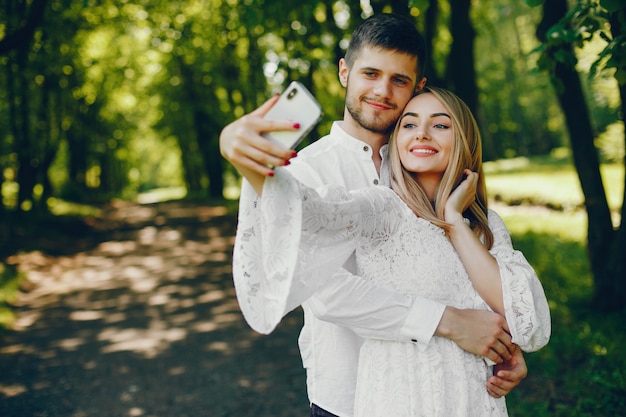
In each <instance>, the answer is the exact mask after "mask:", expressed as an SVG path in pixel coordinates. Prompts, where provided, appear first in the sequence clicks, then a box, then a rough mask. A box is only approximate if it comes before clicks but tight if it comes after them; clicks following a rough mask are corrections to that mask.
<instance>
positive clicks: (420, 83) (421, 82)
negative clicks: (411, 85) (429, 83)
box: [415, 77, 426, 93]
mask: <svg viewBox="0 0 626 417" xmlns="http://www.w3.org/2000/svg"><path fill="white" fill-rule="evenodd" d="M425 85H426V77H422V79H421V80H419V81H418V82H417V84H416V85H415V92H416V93H417V92H418V91H421V90H422V89H423V88H424V86H425Z"/></svg>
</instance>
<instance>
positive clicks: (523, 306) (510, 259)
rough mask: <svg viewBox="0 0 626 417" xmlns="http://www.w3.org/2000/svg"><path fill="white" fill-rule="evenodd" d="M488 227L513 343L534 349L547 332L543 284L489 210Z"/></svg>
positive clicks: (539, 345)
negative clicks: (491, 236)
mask: <svg viewBox="0 0 626 417" xmlns="http://www.w3.org/2000/svg"><path fill="white" fill-rule="evenodd" d="M489 227H490V228H491V231H492V232H493V235H494V245H493V247H492V248H491V250H490V252H491V254H492V255H493V256H494V257H495V258H496V260H497V262H498V266H499V268H500V278H501V280H502V296H503V300H504V309H505V316H506V320H507V323H508V325H509V328H510V330H511V337H512V339H513V343H516V344H517V345H519V346H520V348H521V349H522V350H524V351H526V352H533V351H536V350H538V349H540V348H542V347H543V346H545V345H546V344H547V343H548V341H549V340H550V333H551V321H550V308H549V306H548V300H547V299H546V296H545V293H544V291H543V286H542V285H541V282H540V281H539V278H538V277H537V274H536V273H535V270H534V269H533V267H532V266H531V265H530V263H529V262H528V261H527V260H526V258H525V257H524V255H523V254H522V253H521V252H520V251H517V250H515V249H513V244H512V242H511V236H510V234H509V231H508V229H507V228H506V226H505V225H504V222H503V221H502V219H501V218H500V217H499V216H498V215H497V214H496V213H495V212H494V211H491V210H490V211H489Z"/></svg>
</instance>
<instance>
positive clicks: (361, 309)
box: [220, 14, 526, 417]
mask: <svg viewBox="0 0 626 417" xmlns="http://www.w3.org/2000/svg"><path fill="white" fill-rule="evenodd" d="M424 60H425V46H424V41H423V39H422V37H421V35H420V34H419V33H418V32H417V30H416V29H415V26H414V25H413V24H412V23H411V22H410V21H409V20H408V19H405V18H403V17H400V16H397V15H391V14H380V15H375V16H373V17H371V18H369V19H367V20H366V21H365V22H363V23H362V24H361V25H360V26H359V27H358V28H357V29H356V30H355V32H354V33H353V36H352V39H351V41H350V46H349V47H348V51H347V53H346V56H345V58H343V59H341V60H340V62H339V78H340V81H341V83H342V85H343V86H344V87H345V88H346V106H345V114H344V118H343V121H341V122H335V123H334V125H333V127H332V129H331V132H330V134H329V135H328V136H325V137H324V138H322V139H320V140H318V141H317V142H315V143H314V144H312V145H310V146H308V147H306V148H305V149H304V150H302V151H301V152H300V153H299V155H298V158H295V159H294V160H293V161H289V159H290V158H292V157H293V156H295V154H294V152H293V151H291V150H285V149H284V148H280V147H279V146H276V145H272V144H271V143H270V142H269V141H267V140H265V139H264V138H263V137H262V136H261V133H262V132H268V131H275V130H294V129H296V130H297V128H298V126H297V125H296V124H293V122H287V121H285V122H277V121H267V120H264V119H263V118H262V116H263V115H264V114H265V113H266V112H267V111H268V109H269V108H271V107H272V105H273V104H274V103H275V101H276V99H277V98H273V99H270V100H269V101H268V102H266V103H265V104H263V105H262V106H261V107H259V108H258V109H257V110H255V111H254V112H252V113H250V114H249V115H246V116H244V117H242V118H241V119H239V120H237V121H235V122H233V123H231V124H230V125H228V126H226V127H225V128H224V130H223V131H222V134H221V135H220V149H221V152H222V155H223V156H224V157H225V158H226V159H227V160H229V161H230V162H231V163H232V164H233V165H234V166H235V167H236V168H237V169H238V170H239V171H240V172H242V173H245V171H246V170H253V171H255V172H258V173H261V174H263V175H268V176H271V175H273V172H272V170H271V169H270V168H268V167H271V166H283V165H290V166H289V169H290V171H291V172H292V173H293V174H294V175H295V176H296V177H297V178H298V179H299V180H300V181H302V182H303V183H305V184H307V185H309V186H312V187H317V186H321V185H324V184H338V185H342V186H344V187H346V188H348V189H356V188H362V187H366V186H375V185H378V184H379V183H382V184H388V179H386V178H385V174H386V172H387V167H386V166H384V165H385V162H386V160H385V157H386V152H385V151H386V149H385V145H386V143H387V140H388V135H389V133H390V132H391V130H392V128H393V126H394V124H395V122H396V120H397V118H398V117H399V115H400V113H401V111H402V109H403V108H404V106H405V105H406V103H407V102H408V101H409V100H410V98H411V97H412V96H413V94H414V93H415V91H417V90H419V89H421V88H422V87H423V86H424V84H425V82H426V79H425V78H424V76H423V73H424ZM255 199H256V194H255V193H254V191H252V190H251V189H250V187H248V186H246V183H245V182H244V187H243V189H242V197H241V201H240V224H239V227H238V232H237V240H238V241H241V240H243V239H246V240H249V239H255V233H254V225H255V220H254V217H255V215H256V213H255V210H256V205H255ZM236 246H237V245H236ZM235 251H237V249H235ZM244 267H245V266H244V265H241V263H238V261H237V253H235V264H234V271H233V273H234V277H235V285H236V287H237V293H238V298H239V301H240V305H241V307H242V311H243V312H244V315H245V316H246V319H247V320H248V323H250V325H251V326H252V327H253V328H255V330H258V331H260V332H263V333H268V332H270V331H272V330H273V328H274V326H276V324H277V323H278V322H279V321H280V319H281V318H282V317H283V316H284V315H285V314H287V313H288V312H289V311H291V310H292V309H294V308H295V307H297V306H298V305H302V308H303V310H304V317H305V325H304V327H303V329H302V333H301V335H300V339H299V344H300V351H301V355H302V360H303V365H304V367H305V368H306V370H307V389H308V395H309V400H310V402H311V416H340V417H348V416H352V413H353V406H354V389H355V385H356V369H357V365H358V355H359V348H360V345H361V343H362V340H363V338H377V339H388V340H400V341H406V342H413V343H418V344H420V343H423V344H427V343H428V342H429V340H430V338H431V337H432V336H433V335H436V336H442V337H447V338H449V339H451V340H453V341H454V342H456V343H457V344H458V345H459V346H460V347H461V348H463V349H465V350H467V351H469V352H472V353H475V354H477V355H481V356H486V357H488V358H489V359H491V360H493V361H494V362H496V363H499V364H500V365H498V366H499V368H498V369H497V375H496V376H494V377H491V378H490V379H489V381H488V382H487V390H488V391H489V393H490V394H491V395H493V396H496V397H499V396H502V395H506V394H507V393H508V392H509V391H510V390H511V389H512V388H513V387H515V386H516V385H517V384H519V381H520V380H521V379H522V378H524V377H525V376H526V365H525V363H524V360H523V357H522V356H521V353H520V352H519V350H518V349H516V348H515V347H514V345H513V344H512V343H511V337H510V336H509V334H508V328H507V325H506V321H505V320H504V319H503V318H502V317H501V316H499V315H497V314H495V313H491V312H487V311H478V310H458V309H455V308H452V307H446V306H443V305H440V304H438V303H435V302H432V301H429V300H425V299H419V298H412V297H408V296H404V295H400V294H395V293H391V292H390V291H388V290H385V289H382V288H376V287H373V286H372V284H370V283H368V282H366V281H365V280H362V279H359V277H357V276H355V275H353V272H354V271H351V270H350V265H346V267H345V269H344V270H342V271H340V272H338V273H337V274H336V275H335V276H333V277H332V278H330V279H329V277H320V280H319V285H317V286H316V287H314V288H311V287H307V286H301V285H299V283H297V282H293V283H290V282H288V283H279V284H280V288H278V287H277V290H276V292H277V293H272V294H271V298H272V299H271V300H265V299H264V300H259V299H258V298H257V295H258V292H259V291H258V288H259V287H258V286H257V285H256V283H251V282H246V279H248V277H247V276H246V274H245V271H244V270H243V268H244ZM276 300H278V301H277V302H276ZM270 304H271V307H268V306H269V305H270ZM274 307H275V308H274ZM259 310H261V311H260V313H259ZM270 310H271V311H270ZM511 352H513V355H512V353H511Z"/></svg>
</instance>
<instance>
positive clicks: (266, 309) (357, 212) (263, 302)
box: [233, 169, 373, 334]
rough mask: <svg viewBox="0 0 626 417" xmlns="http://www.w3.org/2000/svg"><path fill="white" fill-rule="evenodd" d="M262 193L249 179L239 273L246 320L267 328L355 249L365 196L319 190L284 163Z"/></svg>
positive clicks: (237, 285) (239, 245)
mask: <svg viewBox="0 0 626 417" xmlns="http://www.w3.org/2000/svg"><path fill="white" fill-rule="evenodd" d="M244 193H245V195H244ZM251 194H252V195H251ZM320 194H321V195H322V196H320ZM255 197H256V194H255V193H254V191H251V188H250V186H249V184H247V183H246V184H245V185H244V187H243V188H242V197H241V199H240V212H239V225H238V228H237V235H236V241H235V250H234V253H233V278H234V282H235V289H236V291H237V298H238V301H239V305H240V308H241V310H242V312H243V314H244V317H245V319H246V321H247V322H248V324H249V325H250V327H252V328H253V329H254V330H256V331H258V332H260V333H264V334H267V333H270V332H271V331H273V330H274V328H275V327H276V326H277V325H278V323H279V322H280V320H281V319H282V317H284V315H285V314H287V313H288V312H289V311H291V310H292V309H294V308H295V307H297V306H298V305H300V304H301V303H302V302H304V301H306V300H307V299H308V298H309V297H310V296H311V295H313V293H314V292H315V291H316V290H317V289H318V288H320V286H322V285H324V283H325V282H326V281H327V280H328V279H329V278H330V277H331V276H332V274H333V273H334V272H335V271H337V270H338V269H339V268H340V267H341V266H342V265H343V264H344V262H345V261H346V260H347V259H348V258H349V256H350V255H351V254H352V252H353V251H354V248H355V245H356V242H357V239H355V237H356V236H357V235H358V234H359V233H360V230H361V229H360V225H361V218H362V217H363V216H362V213H361V211H362V210H363V208H364V205H363V204H361V203H363V202H364V201H365V199H359V200H360V202H359V201H355V199H354V196H353V195H352V194H351V193H349V192H347V191H345V189H343V188H339V187H325V188H323V189H320V190H319V194H318V192H317V191H316V190H314V189H311V188H308V187H305V186H304V185H302V184H301V183H299V182H298V181H296V180H295V179H294V178H293V177H292V176H291V175H290V174H289V173H288V172H286V171H285V170H282V169H277V170H276V175H275V177H274V178H272V179H269V180H267V181H266V182H265V187H264V189H263V198H262V199H261V198H255ZM372 210H373V209H371V210H370V211H372ZM369 217H370V216H365V217H364V218H369Z"/></svg>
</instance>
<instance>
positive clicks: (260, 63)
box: [0, 0, 626, 416]
mask: <svg viewBox="0 0 626 417" xmlns="http://www.w3.org/2000/svg"><path fill="white" fill-rule="evenodd" d="M625 9H626V5H625V4H624V2H623V0H602V1H599V0H545V1H544V0H526V2H520V1H512V0H490V1H484V0H474V1H470V0H409V1H407V0H396V1H378V0H362V1H360V2H356V1H352V2H350V1H337V0H321V1H320V0H317V1H309V0H298V1H292V0H264V1H260V0H186V1H178V0H138V1H127V0H3V1H2V2H1V6H0V68H1V69H2V70H1V71H0V190H1V193H0V196H1V198H0V267H1V268H0V278H1V279H2V281H0V285H1V286H2V289H0V317H2V319H1V320H0V321H1V322H2V323H4V326H5V327H6V328H7V329H10V327H11V323H12V320H13V317H14V315H13V311H12V310H13V308H12V307H11V303H12V302H13V300H15V298H16V297H17V296H18V294H19V292H20V290H21V289H20V285H21V284H20V282H21V280H22V279H24V274H23V273H21V272H20V266H19V262H16V261H15V260H11V259H12V258H10V257H11V256H13V255H15V254H16V253H28V252H29V251H33V250H43V251H47V253H52V254H54V250H55V249H58V247H57V246H58V242H59V241H61V242H66V241H75V240H76V236H77V235H81V236H83V235H85V234H89V233H91V230H92V229H91V228H92V227H94V225H96V224H99V223H98V222H99V221H100V220H101V219H103V217H104V214H105V213H109V212H110V210H112V209H116V208H119V207H128V206H129V205H138V206H142V205H143V206H149V205H151V204H157V203H159V202H164V201H185V202H188V203H193V204H195V205H197V206H210V207H213V206H219V207H224V208H225V209H226V210H227V212H229V213H231V214H234V213H236V204H237V197H238V195H239V184H240V179H239V178H238V176H237V174H236V172H235V171H234V169H233V168H232V167H231V166H230V165H229V164H228V163H226V162H225V161H224V160H223V159H222V158H221V156H220V154H219V149H218V137H219V133H220V130H221V129H222V128H223V127H224V126H225V125H226V124H227V123H229V122H231V121H232V120H234V119H236V118H238V117H240V116H242V115H244V114H246V113H248V112H250V111H252V110H253V109H254V108H256V107H257V106H258V105H260V104H261V103H262V102H264V101H265V100H266V99H267V98H269V97H270V96H271V95H272V94H275V93H277V92H280V91H282V89H283V88H284V87H286V86H287V84H288V83H289V82H290V81H291V80H299V81H301V82H302V83H303V84H305V85H306V86H307V87H308V88H309V89H310V90H311V91H312V93H313V94H314V95H315V96H316V97H317V99H318V100H319V101H320V103H321V104H322V107H323V109H324V118H323V120H322V122H321V123H320V124H319V125H318V127H317V129H316V130H314V131H313V132H312V133H311V134H310V135H309V137H308V140H306V141H305V142H304V143H303V144H302V145H301V146H306V144H308V143H310V142H311V141H313V140H315V139H316V138H318V137H320V136H322V135H324V134H325V133H326V132H328V131H329V129H330V125H331V123H332V121H333V120H337V119H340V118H342V112H343V94H344V90H343V88H342V87H341V85H340V84H339V81H338V77H337V62H338V60H339V59H340V58H341V57H342V56H343V54H344V52H345V48H346V46H347V44H348V41H349V38H350V34H351V32H352V30H353V29H354V28H355V27H356V26H357V25H358V24H359V23H360V22H361V21H362V20H363V19H364V18H366V17H368V16H370V15H371V14H373V13H380V12H396V13H401V14H405V15H407V16H409V17H410V18H412V19H413V20H414V21H415V24H416V26H417V27H418V28H419V30H420V31H421V32H422V33H423V34H424V36H425V38H426V40H427V43H428V46H429V51H430V57H429V58H430V59H429V61H428V67H427V74H426V76H427V78H428V82H429V83H430V84H432V85H439V86H444V87H447V88H449V89H451V90H453V91H455V92H456V93H457V94H458V95H460V96H461V97H462V98H463V99H464V100H465V101H466V102H467V103H468V104H469V105H470V107H471V108H472V110H473V111H474V113H475V115H476V116H477V119H478V120H479V123H480V125H481V129H482V133H483V140H484V146H483V148H484V158H485V161H486V165H485V167H486V174H487V186H488V190H489V195H490V199H491V203H492V205H493V207H494V208H495V209H496V210H497V211H499V212H500V213H501V214H502V215H503V217H504V219H505V221H506V223H507V225H508V226H509V228H510V229H511V230H512V232H513V238H514V242H515V244H516V246H518V247H519V248H520V249H521V250H522V251H523V252H524V253H525V254H526V255H527V257H528V258H529V260H531V263H533V265H534V266H535V267H536V269H537V271H538V273H539V276H540V277H541V279H542V282H543V284H544V287H545V288H546V293H547V295H548V298H549V300H550V302H551V308H552V313H553V318H554V323H553V326H554V335H553V338H552V342H551V344H550V345H549V346H548V347H547V348H545V349H544V350H542V351H540V352H538V353H535V354H531V355H528V362H529V368H530V369H531V371H530V375H529V378H528V379H527V380H526V381H525V382H524V384H523V386H522V387H521V388H520V389H518V390H516V391H514V393H513V394H511V396H510V397H511V400H510V404H512V405H511V414H512V415H524V414H529V413H531V412H532V413H533V415H546V416H547V415H563V416H604V415H607V416H608V415H611V416H616V415H625V414H626V412H625V411H624V409H626V371H624V369H626V357H625V355H624V353H623V351H622V349H621V347H620V346H622V345H623V343H624V342H626V326H625V325H624V311H625V310H624V306H625V305H626V252H625V249H624V248H626V231H625V229H624V227H622V226H621V219H622V218H623V215H624V182H625V174H624V162H625V155H624V147H625V133H624V122H623V115H624V103H625V99H626V14H625ZM166 217H167V216H166ZM233 232H234V230H233ZM68 235H69V236H70V238H67V236H68ZM64 237H65V239H66V240H63V239H64ZM51 242H52V243H51ZM293 342H294V344H295V339H294V340H293ZM298 383H300V382H298ZM224 415H226V414H224Z"/></svg>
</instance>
